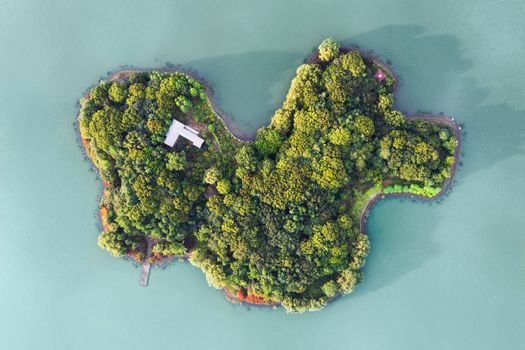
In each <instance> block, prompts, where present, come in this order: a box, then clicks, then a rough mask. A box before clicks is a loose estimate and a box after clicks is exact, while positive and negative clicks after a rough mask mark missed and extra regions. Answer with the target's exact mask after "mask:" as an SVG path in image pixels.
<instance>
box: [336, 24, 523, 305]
mask: <svg viewBox="0 0 525 350" xmlns="http://www.w3.org/2000/svg"><path fill="white" fill-rule="evenodd" d="M343 42H344V44H347V45H350V44H357V45H359V46H360V47H361V49H363V50H365V51H366V50H367V49H368V48H375V49H376V52H375V54H376V56H377V57H379V58H380V59H382V60H383V61H385V62H388V63H389V64H391V65H392V66H393V69H394V71H395V72H396V73H397V74H398V75H399V80H400V81H399V88H400V89H399V92H398V94H397V96H396V107H397V108H398V109H400V110H402V111H404V112H408V113H412V114H413V113H416V112H420V111H418V109H417V108H416V109H414V108H413V107H412V108H410V107H408V106H409V105H412V106H414V105H415V106H424V108H425V109H430V110H429V111H426V110H425V111H424V112H431V113H433V114H439V113H444V114H447V115H450V116H452V117H455V118H456V120H458V121H459V122H460V123H463V124H464V130H465V131H466V135H465V137H464V143H463V152H462V153H463V158H462V164H463V166H461V167H460V169H459V171H458V174H457V175H456V181H455V182H456V183H459V184H461V183H462V182H463V181H466V180H467V179H468V178H469V176H470V175H473V174H475V173H477V172H479V171H483V170H485V169H488V168H490V167H493V166H495V165H497V164H498V163H499V162H501V161H504V160H506V159H508V158H510V157H513V156H515V155H519V154H523V153H524V152H525V111H523V110H516V109H515V108H513V107H511V106H510V105H509V104H506V103H495V104H488V103H487V100H488V98H489V94H490V89H491V87H490V82H485V81H482V77H476V76H473V74H472V73H471V72H469V71H470V70H471V67H473V66H474V65H475V64H476V62H475V59H476V58H475V57H473V58H467V57H465V53H464V51H463V49H462V44H461V42H460V41H459V40H458V39H457V38H456V37H454V36H452V35H429V34H425V30H424V28H423V27H421V26H412V25H408V26H386V27H382V28H379V29H376V30H373V31H370V32H367V33H362V34H359V35H356V36H353V37H350V38H347V39H346V40H344V41H343ZM385 43H390V44H388V45H387V47H385ZM392 43H395V44H392ZM381 52H385V54H384V55H383V54H381ZM372 53H374V52H372ZM390 61H391V62H390ZM405 77H406V78H405ZM408 84H410V86H408ZM481 85H483V86H481ZM451 90H452V91H451ZM400 97H401V98H400ZM447 200H449V199H445V203H446V201H447ZM458 200H461V201H463V202H465V200H464V199H458ZM395 201H399V200H395ZM384 205H387V203H384V202H382V203H379V204H378V208H377V209H379V210H381V207H383V206H384ZM388 205H389V207H390V203H389V204H388ZM426 205H427V204H424V203H420V205H417V206H412V207H411V208H410V215H411V216H413V215H415V216H414V217H417V220H410V218H409V217H408V216H405V217H396V218H395V221H396V229H395V232H394V231H392V229H391V228H390V225H389V224H388V222H382V221H377V220H376V221H374V219H373V217H374V216H375V214H377V213H374V212H372V217H371V219H372V220H371V221H372V224H371V227H370V230H369V232H370V236H371V237H370V238H371V241H372V250H371V253H370V255H369V258H368V262H367V265H366V266H365V281H364V282H363V283H362V285H361V286H359V288H358V289H357V290H356V293H355V294H356V295H362V294H364V293H367V292H370V291H374V290H376V289H379V288H382V287H383V286H386V285H389V284H391V283H393V282H395V281H396V280H397V279H398V278H400V277H401V276H403V275H405V274H406V273H408V272H410V271H412V270H414V269H416V268H418V267H419V266H421V265H422V264H423V263H424V262H425V261H428V260H430V259H432V258H433V257H435V256H436V255H438V254H439V253H440V247H439V245H438V244H437V243H436V241H435V240H433V237H432V236H433V234H434V232H435V229H436V227H437V226H438V223H439V222H440V220H442V219H443V218H442V217H440V215H439V212H441V211H442V210H438V209H439V208H436V207H435V204H433V205H432V206H434V208H432V209H430V210H427V208H426V207H425V206H426ZM390 208H391V207H390ZM394 210H395V209H394ZM467 210H468V209H467ZM471 210H475V208H472V209H471ZM373 211H375V209H374V210H373ZM403 212H404V213H406V211H403ZM378 215H379V216H380V218H381V219H379V220H385V219H384V218H385V217H386V216H385V213H380V214H378ZM386 220H388V219H386ZM374 231H375V232H378V234H376V235H374V233H375V232H374ZM394 234H395V235H394ZM379 235H380V236H379Z"/></svg>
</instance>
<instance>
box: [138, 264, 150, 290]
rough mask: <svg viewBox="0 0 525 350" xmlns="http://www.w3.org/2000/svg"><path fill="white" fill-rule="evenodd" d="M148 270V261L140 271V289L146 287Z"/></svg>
mask: <svg viewBox="0 0 525 350" xmlns="http://www.w3.org/2000/svg"><path fill="white" fill-rule="evenodd" d="M150 269H151V264H150V262H149V261H146V262H144V263H143V264H142V269H141V270H140V285H141V286H142V287H146V286H147V285H148V279H149V271H150Z"/></svg>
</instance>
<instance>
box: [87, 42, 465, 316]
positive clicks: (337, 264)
mask: <svg viewBox="0 0 525 350" xmlns="http://www.w3.org/2000/svg"><path fill="white" fill-rule="evenodd" d="M305 62H306V63H305V64H302V65H301V66H300V67H299V68H298V69H297V72H296V75H295V77H294V78H293V80H292V82H291V86H290V89H289V91H288V94H287V95H286V98H285V100H284V102H283V104H282V106H281V107H280V108H279V109H277V111H276V112H275V114H274V115H273V117H272V119H271V123H270V124H269V125H268V126H266V127H264V128H261V129H260V130H258V131H257V134H256V136H255V138H250V137H247V136H246V135H242V134H241V133H240V132H238V131H237V130H236V129H235V125H233V123H232V122H231V121H230V120H229V119H227V117H226V116H225V115H224V114H222V113H221V112H220V111H219V109H218V108H217V107H216V106H215V104H214V102H213V99H212V94H211V90H210V89H209V87H208V86H207V85H206V84H205V83H204V82H203V81H202V80H201V79H199V78H198V77H196V76H195V75H194V74H192V73H189V72H183V71H178V70H176V69H164V70H123V71H120V72H117V73H115V74H114V75H113V76H111V77H110V78H109V79H108V80H106V81H102V82H100V84H99V85H97V86H95V87H94V88H93V89H91V90H90V91H89V92H88V93H87V94H86V96H84V98H83V99H82V101H81V108H80V113H79V116H78V127H79V130H80V135H81V140H82V145H83V147H84V149H85V152H86V154H87V156H88V158H89V159H90V160H91V161H92V163H93V165H94V166H95V167H96V169H97V171H98V175H99V176H100V179H101V180H102V184H103V187H104V189H103V194H102V198H101V201H100V208H99V209H100V210H99V213H100V219H101V226H102V233H101V234H100V236H99V238H98V244H99V245H100V247H102V248H103V249H105V250H107V251H108V252H110V253H111V254H112V255H114V256H116V257H123V256H126V257H129V258H132V259H133V260H135V261H136V262H138V263H140V264H143V266H144V267H145V273H146V274H147V272H148V271H149V267H150V264H163V263H166V262H169V261H172V260H174V259H177V258H179V259H181V258H184V259H189V261H190V262H191V263H192V264H193V265H195V266H197V267H199V268H200V269H202V271H203V272H204V273H205V275H206V278H207V281H208V282H209V284H210V285H212V286H214V287H215V288H218V289H222V290H223V291H224V293H225V295H226V296H227V297H228V298H229V299H230V300H231V301H234V302H244V303H251V304H257V305H281V306H282V307H284V308H285V309H286V310H287V311H290V312H303V311H312V310H319V309H321V308H323V307H324V306H325V305H326V304H327V303H328V302H329V301H330V300H333V299H334V298H336V297H337V296H339V295H344V294H348V293H350V292H352V291H353V290H354V288H355V287H356V286H357V285H358V283H359V282H361V281H362V280H363V272H362V268H363V266H364V264H365V258H366V256H367V254H368V251H369V249H370V242H369V239H368V235H367V232H366V231H367V230H366V218H367V215H368V213H369V211H370V208H371V207H372V206H373V204H374V203H375V202H376V201H377V200H379V199H381V198H385V197H388V196H394V197H396V196H410V197H413V198H419V199H423V200H435V199H436V198H438V197H439V196H441V195H442V194H443V193H445V191H446V190H447V188H448V187H449V185H450V183H451V179H452V177H453V175H454V172H455V170H456V167H457V164H458V157H459V153H460V152H459V149H460V140H461V139H460V136H461V133H460V127H459V126H458V125H457V124H456V123H455V122H454V121H453V119H450V118H447V117H443V116H430V115H420V116H405V115H404V114H403V113H401V112H400V111H398V110H396V109H395V108H394V107H393V98H394V93H395V91H396V77H395V75H394V73H393V72H392V71H391V70H390V69H389V67H388V66H387V65H385V64H383V63H382V62H380V61H379V60H378V59H376V58H375V57H373V56H371V55H368V54H365V53H364V52H361V51H359V50H357V49H354V48H346V47H341V46H340V44H339V43H338V42H336V41H334V40H333V39H326V40H325V41H323V42H322V43H321V45H320V46H319V47H318V49H316V50H314V52H313V53H312V55H311V56H310V57H309V58H308V59H307V60H306V61H305ZM146 278H147V276H146Z"/></svg>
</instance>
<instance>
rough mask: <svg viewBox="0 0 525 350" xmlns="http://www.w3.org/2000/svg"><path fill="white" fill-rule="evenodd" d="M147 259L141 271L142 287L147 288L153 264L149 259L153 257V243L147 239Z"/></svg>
mask: <svg viewBox="0 0 525 350" xmlns="http://www.w3.org/2000/svg"><path fill="white" fill-rule="evenodd" d="M146 243H147V247H146V258H145V259H144V262H143V263H142V268H141V269H140V282H139V283H140V285H141V286H142V287H146V286H147V285H148V280H149V272H150V270H151V263H150V261H149V258H150V257H151V248H152V247H153V243H154V242H153V241H152V240H151V239H150V238H149V237H146Z"/></svg>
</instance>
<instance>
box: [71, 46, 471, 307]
mask: <svg viewBox="0 0 525 350" xmlns="http://www.w3.org/2000/svg"><path fill="white" fill-rule="evenodd" d="M349 50H355V51H357V52H359V54H360V55H361V56H363V57H364V58H365V59H369V60H371V61H372V63H373V64H375V65H376V66H378V67H380V69H382V70H383V71H384V72H385V73H386V74H387V75H388V76H390V77H391V78H392V80H393V91H392V95H394V96H395V94H396V92H397V90H398V84H399V77H398V76H397V74H396V73H395V72H394V71H393V70H392V68H391V67H390V66H389V65H388V64H386V63H384V62H382V61H381V60H380V59H379V58H378V57H376V56H375V55H374V54H373V53H370V52H365V51H363V50H362V49H360V48H358V47H356V46H345V47H341V51H349ZM317 56H318V50H317V49H315V50H314V51H313V52H312V53H311V54H310V56H308V57H307V58H306V59H305V63H317V62H316V59H317ZM151 71H158V72H160V73H182V74H185V75H187V76H189V77H191V78H192V79H195V80H197V81H199V82H200V83H201V84H202V86H203V87H204V90H205V92H206V96H207V101H208V103H209V105H210V108H211V110H212V111H213V113H214V114H215V116H216V117H217V118H218V119H219V120H220V121H221V122H222V123H223V124H224V126H225V128H226V130H227V131H228V132H229V133H230V135H231V136H232V137H234V138H235V139H237V140H238V141H241V142H250V141H254V140H255V134H253V135H252V134H249V133H245V132H242V131H241V130H240V129H238V128H237V127H236V125H235V123H234V122H233V120H232V119H231V118H230V117H229V116H228V115H227V114H226V113H224V112H223V111H222V110H221V109H220V107H218V105H217V103H216V102H215V100H214V99H213V95H214V94H213V89H212V88H211V86H210V85H209V84H208V82H206V80H205V79H203V78H202V77H200V76H199V75H198V74H197V72H195V71H192V70H190V69H184V68H182V67H164V68H157V69H155V68H151V69H149V68H121V69H119V70H117V71H114V72H109V73H108V76H107V78H105V79H103V80H107V81H122V80H125V79H127V78H128V77H129V75H130V74H132V73H142V72H151ZM91 89H92V87H91V88H89V89H88V90H87V91H86V92H85V93H84V94H83V96H82V98H81V99H80V109H81V108H82V106H83V104H84V102H85V101H86V100H87V99H88V98H89V92H90V90H91ZM405 116H406V118H407V120H408V121H415V120H427V121H429V122H432V123H436V124H441V125H444V126H447V127H449V128H450V129H452V131H453V132H454V135H455V137H456V138H457V140H458V143H457V145H456V148H455V151H454V164H453V165H452V168H451V174H450V177H448V178H447V179H446V180H445V182H444V184H443V187H442V189H441V191H440V192H439V193H438V194H437V195H435V196H433V197H425V196H421V195H415V194H411V193H391V194H385V193H383V190H381V191H380V192H376V193H374V194H372V195H371V196H370V197H369V198H368V199H367V202H366V204H365V206H364V207H363V209H362V211H361V214H360V219H359V228H360V230H361V232H362V233H364V234H367V235H368V229H367V219H368V216H369V215H370V212H371V210H372V209H373V207H374V206H375V204H376V203H377V202H379V201H380V200H382V199H388V198H413V199H419V200H421V201H423V202H432V201H436V200H438V199H439V198H441V197H442V196H443V195H444V194H445V193H446V192H447V191H448V190H450V188H451V186H452V181H453V178H454V176H455V175H456V172H457V168H458V165H459V160H460V151H461V146H462V139H461V137H462V135H461V126H460V125H459V124H458V123H456V122H455V121H454V120H453V119H451V118H449V117H447V116H442V115H441V116H440V115H434V114H416V115H405ZM75 126H76V128H75V129H76V131H77V133H78V135H79V141H80V144H81V145H80V146H81V147H82V149H83V150H84V153H85V156H86V158H87V159H88V160H89V162H90V164H91V168H93V169H96V167H95V165H94V163H93V161H92V159H91V157H90V156H89V153H88V150H89V145H88V144H87V143H86V142H85V141H86V140H85V139H83V138H82V136H81V135H80V130H79V128H78V121H77V122H76V123H75ZM97 176H98V173H97ZM99 179H100V177H99ZM101 182H102V181H101ZM102 185H103V188H102V193H101V197H100V200H99V210H98V212H99V215H98V217H99V226H100V228H103V221H102V217H101V216H100V209H101V208H102V207H100V204H101V203H102V200H103V195H104V191H105V190H106V188H107V186H105V185H104V184H102ZM145 240H146V242H149V238H148V237H147V236H145ZM190 257H191V251H189V252H188V253H186V254H184V255H181V256H169V257H165V258H162V259H160V260H158V261H154V262H149V259H148V257H146V258H145V259H144V260H143V261H136V260H135V259H134V258H133V257H132V256H130V255H128V254H126V255H125V256H124V259H126V260H131V261H133V262H134V263H135V264H137V265H138V266H141V265H143V264H145V263H146V262H149V263H150V264H151V266H153V267H166V266H168V265H170V264H171V263H172V262H174V261H175V260H179V261H188V260H189V259H190ZM222 293H223V294H224V296H225V297H226V299H227V300H228V301H230V302H231V303H237V304H248V305H254V306H262V307H275V306H278V305H280V303H279V302H268V303H263V302H249V301H248V300H246V298H243V299H240V298H239V297H237V296H236V295H235V294H234V293H232V292H231V291H230V290H229V289H227V288H223V289H222ZM254 297H257V296H254ZM339 297H340V295H336V296H334V297H332V298H330V299H329V301H328V302H332V301H333V300H335V299H337V298H339Z"/></svg>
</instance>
